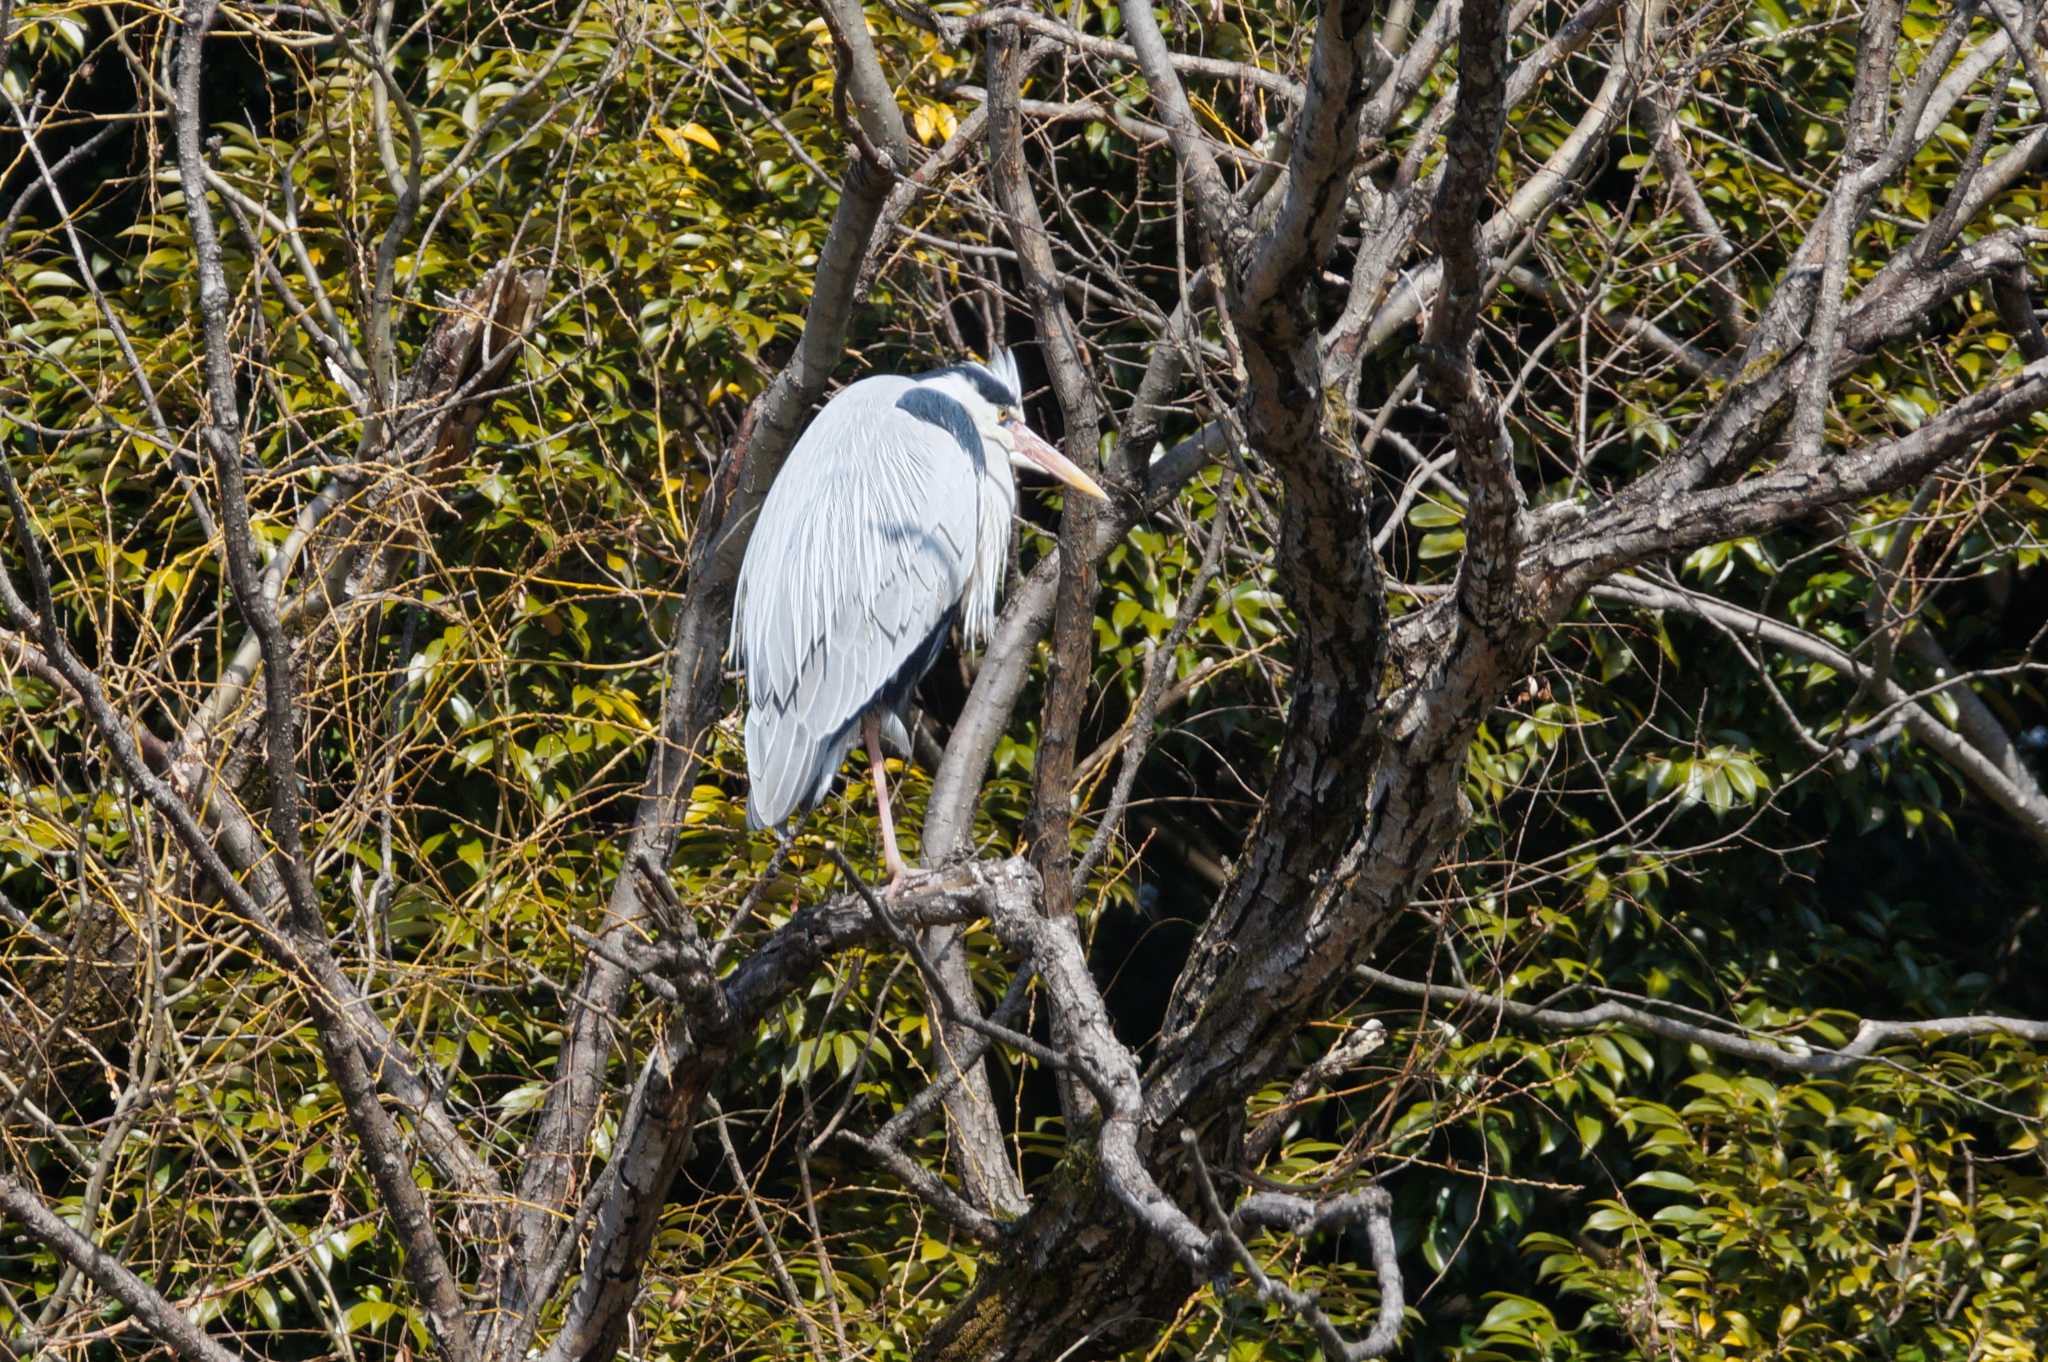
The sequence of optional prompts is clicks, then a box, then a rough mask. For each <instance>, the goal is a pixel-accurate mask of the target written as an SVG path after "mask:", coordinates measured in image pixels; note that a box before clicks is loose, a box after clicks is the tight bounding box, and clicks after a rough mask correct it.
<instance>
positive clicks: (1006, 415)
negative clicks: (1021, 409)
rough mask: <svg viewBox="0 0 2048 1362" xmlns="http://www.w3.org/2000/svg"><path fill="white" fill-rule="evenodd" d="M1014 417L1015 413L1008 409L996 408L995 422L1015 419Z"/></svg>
mask: <svg viewBox="0 0 2048 1362" xmlns="http://www.w3.org/2000/svg"><path fill="white" fill-rule="evenodd" d="M1016 415H1017V413H1016V412H1015V411H1013V410H1012V409H1011V408H1009V407H997V408H996V420H998V421H1008V420H1010V419H1012V418H1013V417H1015V416H1016Z"/></svg>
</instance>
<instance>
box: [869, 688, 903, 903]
mask: <svg viewBox="0 0 2048 1362" xmlns="http://www.w3.org/2000/svg"><path fill="white" fill-rule="evenodd" d="M860 735H861V741H862V742H864V743H866V744H867V749H868V766H869V769H871V770H872V771H873V772H874V778H875V803H876V804H877V805H879V806H880V808H881V818H882V868H883V869H884V870H887V871H888V872H889V882H888V883H887V884H885V885H883V886H882V892H883V893H885V894H893V893H895V892H896V891H897V890H898V889H901V888H902V887H903V881H904V880H905V879H906V878H907V877H908V876H909V874H910V871H909V869H908V868H907V867H906V866H905V865H904V864H903V857H902V855H901V853H899V852H898V851H897V850H896V819H895V816H894V815H893V814H892V813H891V812H890V811H889V776H888V773H887V772H886V771H884V770H883V769H882V723H881V720H879V719H877V718H876V717H875V716H874V715H873V714H870V715H868V716H867V717H866V718H865V719H862V720H861V726H860Z"/></svg>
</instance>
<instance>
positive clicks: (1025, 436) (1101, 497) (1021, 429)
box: [1009, 421, 1109, 501]
mask: <svg viewBox="0 0 2048 1362" xmlns="http://www.w3.org/2000/svg"><path fill="white" fill-rule="evenodd" d="M1009 430H1010V438H1011V439H1012V440H1013V441H1014V442H1015V443H1016V447H1017V452H1018V453H1019V454H1021V455H1023V456H1024V457H1025V458H1027V459H1029V460H1031V462H1032V463H1034V464H1037V465H1038V466H1039V467H1040V468H1043V469H1044V470H1045V471H1046V472H1048V473H1050V474H1052V475H1053V476H1054V477H1056V478H1058V479H1059V480H1060V481H1061V482H1063V483H1065V484H1066V485H1067V486H1069V487H1071V488H1073V489H1074V490H1075V491H1077V492H1083V493H1086V494H1087V495H1088V496H1091V497H1094V498H1095V499H1096V500H1097V501H1108V500H1109V493H1107V492H1105V491H1103V490H1102V486H1101V484H1099V483H1097V482H1096V481H1095V479H1093V478H1091V477H1089V476H1088V475H1087V474H1086V473H1084V472H1082V471H1081V469H1080V467H1079V466H1078V465H1076V464H1075V463H1074V461H1073V460H1072V459H1069V458H1068V457H1067V456H1066V455H1064V454H1062V453H1060V452H1059V451H1058V450H1057V449H1054V448H1053V447H1052V446H1051V445H1049V444H1047V443H1046V442H1045V441H1043V440H1041V439H1039V438H1038V436H1037V434H1036V433H1035V432H1034V431H1033V430H1032V429H1031V427H1029V426H1027V425H1025V424H1024V423H1023V422H1022V421H1011V422H1010V423H1009Z"/></svg>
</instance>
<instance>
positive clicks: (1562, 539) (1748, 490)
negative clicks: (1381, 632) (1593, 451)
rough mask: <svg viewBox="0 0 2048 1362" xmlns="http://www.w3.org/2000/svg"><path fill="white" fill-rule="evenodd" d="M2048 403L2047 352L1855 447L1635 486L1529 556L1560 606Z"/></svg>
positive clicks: (1814, 507)
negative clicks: (1644, 489)
mask: <svg viewBox="0 0 2048 1362" xmlns="http://www.w3.org/2000/svg"><path fill="white" fill-rule="evenodd" d="M2043 410H2048V359H2044V360H2035V361H2033V362H2032V363H2030V364H2028V365H2027V366H2026V367H2025V368H2023V369H2021V370H2019V371H2018V372H2017V373H2014V374H2010V375H2008V376H2007V377H2006V378H2004V379H2002V380H2001V381H1999V382H1998V383H1996V384H1993V385H1992V386H1990V387H1988V388H1985V389H1982V390H1981V391H1978V392H1975V393H1972V394H1970V395H1969V396H1968V397H1965V398H1963V399H1962V400H1960V401H1958V402H1956V403H1955V404H1954V405H1953V406H1951V407H1950V408H1949V409H1948V410H1947V411H1944V412H1942V413H1941V414H1940V415H1939V416H1936V417H1934V418H1932V419H1931V420H1929V421H1928V422H1926V424H1924V425H1922V426H1920V427H1919V428H1918V429H1917V430H1914V431H1911V432H1909V433H1908V434H1905V435H1902V436H1899V437H1897V438H1896V439H1891V440H1883V441H1879V442H1877V443H1875V444H1872V445H1869V446H1866V447H1865V448H1863V449H1861V450H1859V451H1857V452H1855V453H1845V454H1841V455H1838V456H1835V457H1820V458H1807V459H1798V460H1794V461H1792V462H1789V463H1787V464H1785V465H1783V466H1781V467H1779V468H1776V469H1773V470H1771V471H1769V472H1766V473H1760V474H1758V475H1756V476H1755V477H1752V478H1746V479H1744V480H1743V481H1741V482H1737V483H1734V484H1732V485H1730V486H1727V487H1710V488H1706V489H1703V490H1700V491H1696V492H1687V493H1666V494H1664V495H1663V496H1661V497H1659V498H1658V499H1656V500H1654V501H1650V500H1647V499H1645V498H1643V497H1641V496H1639V495H1635V494H1634V493H1633V489H1632V490H1631V493H1629V494H1625V495H1624V496H1622V497H1617V498H1616V499H1615V500H1614V501H1611V502H1609V503H1608V504H1607V505H1606V506H1604V507H1602V508H1600V509H1599V510H1597V511H1595V512H1593V513H1592V514H1591V515H1589V516H1587V517H1586V518H1585V519H1584V520H1583V521H1582V522H1580V523H1579V524H1578V525H1576V526H1574V527H1573V528H1572V529H1570V530H1568V531H1567V532H1566V533H1564V534H1563V535H1561V536H1559V537H1558V538H1556V539H1553V540H1552V541H1550V542H1549V543H1548V544H1545V545H1542V546H1540V547H1538V548H1535V549H1533V550H1532V551H1531V552H1532V556H1533V557H1534V559H1535V563H1534V564H1533V565H1530V566H1533V568H1534V570H1535V571H1536V572H1537V573H1538V574H1539V577H1540V579H1541V581H1542V582H1543V584H1544V589H1545V590H1546V592H1547V594H1548V596H1549V599H1550V602H1551V605H1552V608H1553V610H1554V609H1556V608H1560V607H1561V606H1562V605H1563V604H1567V603H1568V602H1569V601H1570V600H1571V599H1573V598H1575V597H1576V596H1577V595H1579V594H1580V593H1582V592H1583V591H1584V590H1586V589H1587V588H1588V587H1589V586H1591V585H1592V584H1593V583H1595V582H1598V581H1601V580H1603V579H1605V578H1606V577H1608V576H1611V575H1612V574H1614V573H1615V572H1617V571H1620V570H1621V569H1622V568H1624V567H1626V566H1628V565H1629V564H1631V563H1637V562H1642V561H1644V560H1645V559H1648V558H1651V557H1656V556H1660V555H1663V554H1670V553H1684V552H1686V551H1687V550H1689V549H1694V548H1698V547H1700V546H1701V545H1703V544H1716V543H1720V542H1722V541H1723V540H1728V539H1735V538H1738V537H1740V536H1742V535H1748V534H1760V533H1762V532H1764V531H1766V530H1771V529H1776V528H1777V527H1779V526H1781V525H1787V524H1790V523H1792V522H1794V521H1797V520H1801V519H1804V518H1805V517H1807V516H1810V515H1813V514H1814V513H1816V512H1818V511H1823V510H1826V509H1827V508H1828V507H1831V506H1839V505H1841V504H1843V503H1845V502H1850V501H1855V500H1857V499H1858V498H1860V497H1866V496H1872V495H1875V494H1876V493H1878V492H1887V491H1890V490H1892V489H1893V488H1896V487H1903V486H1905V485H1906V484H1907V483H1909V482H1913V481H1915V480H1917V479H1919V478H1920V477H1923V476H1924V475H1925V474H1926V473H1927V472H1928V471H1929V470H1931V469H1933V468H1935V467H1938V466H1939V465H1941V464H1943V463H1946V462H1948V461H1949V460H1951V459H1955V458H1959V457H1961V456H1962V455H1963V454H1964V453H1965V452H1966V451H1967V450H1969V449H1970V448H1971V447H1972V446H1973V445H1975V444H1977V443H1978V442H1980V441H1983V440H1989V439H1993V438H1996V437H1997V436H1999V435H2001V434H2003V433H2004V432H2006V431H2008V430H2009V429H2011V428H2012V427H2014V426H2016V425H2018V424H2019V423H2021V422H2023V421H2025V420H2027V418H2029V417H2031V416H2033V415H2034V414H2035V413H2037V412H2040V411H2043ZM1525 570H1527V569H1526V568H1525Z"/></svg>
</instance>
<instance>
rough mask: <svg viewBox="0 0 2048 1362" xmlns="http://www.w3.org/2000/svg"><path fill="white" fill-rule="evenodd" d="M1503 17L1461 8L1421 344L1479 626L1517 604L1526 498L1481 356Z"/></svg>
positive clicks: (1501, 104)
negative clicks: (1445, 430) (1429, 304)
mask: <svg viewBox="0 0 2048 1362" xmlns="http://www.w3.org/2000/svg"><path fill="white" fill-rule="evenodd" d="M1506 20H1507V6H1506V5H1505V4H1503V3H1496V2H1494V0H1485V2H1477V0H1475V2H1474V3H1468V4H1466V5H1465V6H1463V8H1462V9H1461V10H1460V11H1459V23H1458V95H1457V106H1456V109H1455V111H1454V112H1453V113H1452V114H1451V126H1450V131H1449V133H1448V134H1447V136H1446V139H1445V149H1444V167H1443V171H1442V177H1441V178H1440V179H1439V180H1438V182H1437V190H1436V203H1435V206H1434V208H1433V209H1432V210H1431V212H1430V219H1429V231H1430V235H1431V236H1432V237H1433V238H1434V239H1435V241H1436V247H1437V252H1438V254H1439V255H1440V256H1441V257H1442V260H1443V292H1442V296H1441V297H1440V298H1438V300H1437V306H1436V310H1435V311H1434V312H1433V313H1432V314H1431V315H1430V319H1429V326H1428V328H1427V330H1426V331H1425V332H1424V333H1423V344H1422V351H1421V355H1422V372H1423V376H1424V379H1425V380H1426V382H1427V384H1428V388H1429V392H1430V395H1431V396H1432V397H1433V398H1435V400H1436V402H1437V404H1438V405H1439V406H1440V407H1442V408H1443V410H1444V413H1445V415H1446V417H1447V418H1448V419H1449V421H1450V426H1451V438H1452V440H1453V441H1454V442H1455V444H1456V446H1457V451H1458V460H1457V467H1458V473H1459V476H1460V479H1461V481H1462V483H1463V485H1464V488H1465V492H1466V495H1467V496H1468V497H1469V498H1470V499H1471V500H1470V503H1469V505H1468V508H1467V514H1466V518H1465V556H1464V558H1463V560H1462V561H1461V562H1460V563H1459V565H1458V605H1459V609H1460V610H1461V611H1462V612H1463V613H1464V614H1465V615H1467V616H1469V617H1470V618H1471V619H1472V620H1473V621H1474V622H1475V623H1476V624H1477V625H1478V627H1480V628H1481V629H1492V628H1495V627H1497V626H1498V624H1499V623H1500V622H1501V621H1502V620H1503V619H1504V618H1505V617H1507V616H1509V615H1511V614H1512V613H1513V612H1514V610H1515V608H1516V606H1515V596H1516V569H1517V567H1518V566H1519V562H1518V560H1519V558H1520V555H1521V545H1522V539H1523V536H1524V530H1523V524H1522V519H1523V511H1524V509H1525V507H1526V506H1527V499H1526V498H1525V497H1524V496H1523V494H1522V487H1521V484H1520V482H1518V481H1517V480H1516V478H1515V468H1514V458H1513V455H1514V446H1513V443H1512V442H1511V441H1510V439H1509V438H1508V430H1507V424H1506V422H1505V421H1503V420H1502V418H1501V413H1500V408H1499V404H1498V403H1497V402H1496V401H1495V400H1494V398H1493V396H1492V394H1491V393H1490V392H1488V391H1487V389H1486V386H1485V380H1484V379H1483V378H1481V377H1480V374H1479V370H1478V366H1477V365H1476V363H1475V362H1474V361H1475V359H1476V357H1477V354H1478V347H1479V311H1480V305H1481V303H1482V302H1483V301H1484V298H1485V292H1486V289H1487V287H1488V285H1489V284H1490V282H1491V269H1490V267H1489V264H1490V262H1489V261H1488V260H1487V259H1486V257H1485V254H1484V252H1483V250H1482V247H1481V232H1482V224H1483V223H1484V222H1485V220H1486V217H1487V213H1486V208H1487V201H1488V193H1487V191H1488V190H1489V189H1490V188H1491V186H1492V184H1493V177H1494V170H1495V166H1496V165H1497V163H1498V161H1499V157H1500V139H1501V132H1502V130H1503V129H1504V128H1505V127H1506V125H1507V32H1506V27H1505V25H1506Z"/></svg>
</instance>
